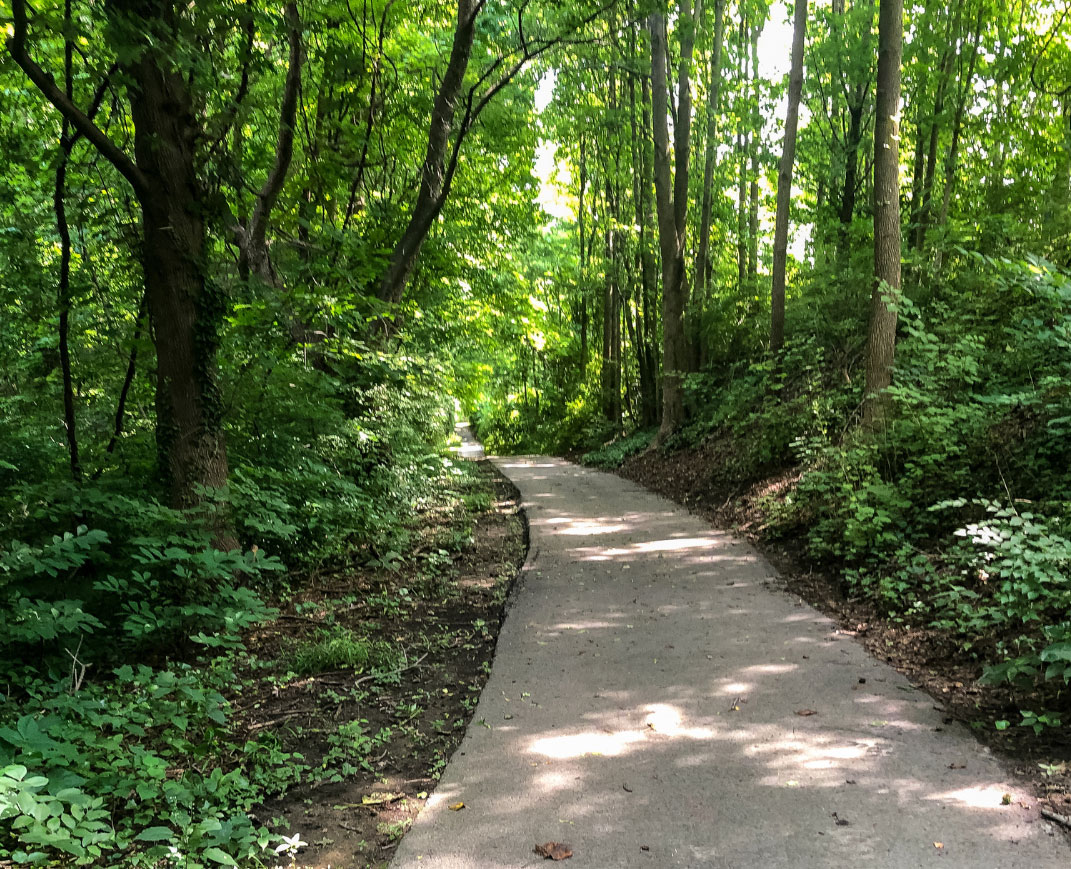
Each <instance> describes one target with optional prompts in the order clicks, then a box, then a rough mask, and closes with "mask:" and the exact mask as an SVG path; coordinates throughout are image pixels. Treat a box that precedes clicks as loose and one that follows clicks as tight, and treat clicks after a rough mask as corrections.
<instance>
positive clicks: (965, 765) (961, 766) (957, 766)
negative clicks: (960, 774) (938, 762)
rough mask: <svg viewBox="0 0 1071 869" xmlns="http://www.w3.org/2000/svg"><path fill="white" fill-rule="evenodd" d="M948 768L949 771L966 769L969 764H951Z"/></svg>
mask: <svg viewBox="0 0 1071 869" xmlns="http://www.w3.org/2000/svg"><path fill="white" fill-rule="evenodd" d="M948 768H949V769H966V768H967V764H965V763H950V764H949V765H948Z"/></svg>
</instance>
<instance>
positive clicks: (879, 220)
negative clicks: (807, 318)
mask: <svg viewBox="0 0 1071 869" xmlns="http://www.w3.org/2000/svg"><path fill="white" fill-rule="evenodd" d="M903 18H904V12H903V0H880V4H879V8H878V91H877V101H876V102H877V104H876V107H875V108H876V117H875V121H874V290H873V294H872V296H871V306H870V327H869V330H868V335H867V352H866V396H865V400H864V405H863V425H864V426H865V427H866V428H868V429H870V430H875V429H877V428H879V427H880V426H882V425H883V424H884V422H885V419H886V416H887V413H888V401H887V399H886V397H885V395H884V392H883V391H884V390H885V389H886V388H887V387H888V386H889V384H891V383H892V366H893V358H894V355H895V351H896V319H897V314H896V307H895V302H896V300H897V299H898V298H899V294H900V257H901V251H900V143H899V131H898V126H899V124H898V120H897V118H898V115H899V111H900V62H901V54H902V50H903V27H904V21H903ZM887 297H889V301H891V302H892V303H893V304H891V305H890V304H889V301H887Z"/></svg>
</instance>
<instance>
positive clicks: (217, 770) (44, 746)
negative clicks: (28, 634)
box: [0, 660, 302, 866]
mask: <svg viewBox="0 0 1071 869" xmlns="http://www.w3.org/2000/svg"><path fill="white" fill-rule="evenodd" d="M113 677H114V678H113V679H112V680H111V681H109V682H107V683H103V684H96V683H87V684H85V685H82V686H80V689H79V690H78V691H76V692H74V693H70V692H69V691H68V689H69V688H70V685H68V684H67V683H61V684H56V683H51V682H48V681H47V680H43V679H41V680H35V681H33V682H31V683H29V684H27V685H24V686H23V690H24V697H23V698H21V699H20V701H19V702H17V703H16V702H15V701H14V700H11V699H9V700H7V701H6V702H5V703H4V704H3V705H2V706H0V718H2V720H4V721H7V722H9V724H8V725H7V726H3V727H0V820H3V821H4V822H5V825H4V828H3V830H2V831H0V856H4V857H8V858H11V859H14V860H16V861H18V862H41V861H43V860H46V859H49V858H50V857H51V856H53V855H55V854H56V853H57V852H61V853H63V854H66V855H69V857H70V858H73V862H75V863H77V864H79V865H90V864H92V865H102V864H108V863H113V862H114V861H115V859H116V856H115V855H117V854H119V853H120V852H121V853H122V854H123V856H122V864H123V865H125V866H153V865H156V863H157V861H158V860H160V859H161V858H164V857H169V856H173V855H174V854H175V853H179V854H183V855H188V856H189V857H191V858H197V859H199V860H207V861H210V862H214V863H217V864H224V865H236V860H238V859H243V858H248V857H251V856H255V855H258V854H261V853H263V851H264V849H265V848H267V847H268V846H269V845H270V844H271V843H273V842H274V840H275V837H273V836H271V835H270V834H269V833H268V831H267V830H265V829H263V828H256V827H254V825H253V823H252V822H251V821H250V819H249V818H248V816H247V814H246V813H247V812H248V810H249V809H250V808H251V807H252V806H253V805H254V804H256V803H258V802H260V801H261V799H262V798H263V795H264V794H265V793H273V792H280V791H281V790H283V789H285V787H286V786H287V785H288V784H289V783H291V782H293V781H295V780H296V779H297V777H298V776H299V775H300V771H301V769H302V767H301V765H300V763H298V762H297V761H299V760H300V758H298V757H297V756H296V755H290V754H286V753H283V752H281V751H280V750H279V749H278V747H277V746H276V745H275V743H274V741H273V740H272V738H271V737H269V736H261V737H260V738H259V739H257V740H254V741H244V742H243V741H241V740H236V739H235V738H234V736H233V735H232V734H231V733H230V731H229V730H228V728H227V726H226V721H227V714H226V713H227V710H228V705H227V703H226V701H224V699H223V697H222V695H221V693H220V691H221V689H222V688H223V687H224V686H225V685H226V684H227V683H228V682H229V681H230V680H232V679H233V675H232V674H231V672H230V670H229V668H228V666H227V665H226V662H225V661H223V660H220V661H219V662H217V663H216V664H214V665H213V666H211V667H209V668H207V669H200V670H198V669H196V668H193V667H191V666H190V665H173V666H172V667H170V668H169V669H166V670H154V669H152V668H150V667H146V666H144V665H141V666H138V667H136V668H135V667H131V666H129V665H124V666H122V667H120V668H118V669H116V670H115V672H114V673H113ZM223 758H242V760H243V770H244V771H240V770H239V769H238V768H237V767H236V766H234V765H233V761H232V765H231V766H230V768H228V767H227V766H225V765H224V764H223V761H222V759H223ZM191 865H192V864H191Z"/></svg>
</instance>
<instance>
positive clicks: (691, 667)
mask: <svg viewBox="0 0 1071 869" xmlns="http://www.w3.org/2000/svg"><path fill="white" fill-rule="evenodd" d="M496 463H497V464H498V467H499V468H500V469H501V470H502V472H503V473H504V474H505V475H506V476H508V477H509V478H510V479H511V480H512V481H513V482H514V483H515V484H516V485H517V487H518V488H519V489H520V491H521V494H522V497H523V501H524V505H525V507H526V509H527V511H528V517H529V522H530V525H531V549H530V552H529V555H528V560H527V562H526V564H525V567H524V569H523V571H522V573H521V576H520V578H519V580H518V586H517V589H516V592H515V596H514V600H513V603H512V606H511V608H510V610H509V615H508V616H507V618H506V622H505V625H504V627H503V630H502V633H501V635H500V637H499V642H498V651H497V655H496V658H495V662H494V668H493V671H492V673H491V677H490V680H489V681H488V683H487V686H486V688H485V689H484V692H483V694H482V696H481V699H480V702H479V706H478V708H477V710H476V713H475V715H474V717H473V720H472V723H471V724H470V726H469V729H468V733H467V734H466V736H465V739H464V741H463V742H462V744H461V746H460V748H459V749H458V751H457V752H456V754H455V755H454V757H453V759H452V760H451V762H450V764H449V765H448V767H447V769H446V771H445V773H444V775H443V777H442V779H441V781H440V783H439V785H438V787H437V789H436V791H435V793H434V794H433V795H432V797H431V799H429V801H428V803H427V806H426V807H425V809H424V811H423V813H422V814H421V815H420V816H419V818H418V819H417V821H416V823H415V824H414V826H413V828H412V830H411V831H410V833H409V834H408V835H407V836H406V837H405V838H404V839H403V840H402V842H401V845H400V846H399V848H398V851H397V854H396V856H395V859H394V861H393V863H392V866H393V867H395V869H411V867H421V869H431V867H436V869H464V867H472V869H498V867H501V869H506V867H510V869H512V867H525V866H537V865H541V864H542V863H543V861H544V859H545V858H544V857H542V856H540V855H539V854H536V853H534V852H533V848H534V846H536V845H546V844H548V843H559V844H561V845H565V846H568V850H569V851H571V852H572V856H571V857H570V858H568V859H569V860H570V863H569V864H568V865H571V866H591V867H599V869H607V867H632V866H637V867H652V869H662V867H668V866H682V867H702V866H711V867H749V869H751V867H754V869H769V867H858V866H879V867H916V866H930V865H934V866H943V867H952V866H955V867H970V869H981V867H986V869H991V867H1030V869H1041V867H1060V869H1066V867H1067V866H1068V865H1071V850H1069V849H1068V847H1067V844H1066V842H1065V840H1064V838H1063V837H1062V836H1061V835H1059V834H1058V833H1057V832H1056V831H1055V829H1054V828H1053V827H1052V826H1051V825H1050V824H1049V822H1047V821H1044V820H1042V819H1041V818H1040V817H1039V815H1038V814H1037V810H1036V808H1035V807H1034V806H1033V802H1034V801H1033V800H1032V799H1031V798H1030V797H1029V795H1028V793H1027V792H1025V791H1024V790H1023V789H1022V788H1020V787H1017V786H1016V785H1015V784H1014V783H1013V782H1010V781H1008V779H1007V777H1006V774H1005V772H1004V770H1003V769H1002V767H1001V766H1000V765H999V764H998V763H997V761H996V760H995V759H993V758H992V757H991V756H989V755H988V753H987V752H986V751H985V750H984V749H983V748H982V747H981V746H980V745H979V744H978V743H977V742H976V741H975V740H974V739H973V738H972V737H971V735H970V734H969V732H968V731H966V730H965V729H963V728H961V727H959V726H958V725H947V724H944V723H943V721H942V715H941V713H940V712H939V711H938V710H936V709H935V704H934V701H933V699H932V698H930V697H929V696H928V695H926V694H924V693H922V692H921V691H917V690H915V689H913V688H912V686H911V685H910V684H909V683H908V682H907V681H906V679H905V678H904V677H902V676H901V675H899V674H898V673H897V672H896V671H895V670H893V669H891V668H890V667H888V666H887V665H885V664H883V663H880V662H878V661H875V660H873V659H871V658H870V657H868V656H867V654H866V653H865V651H864V650H863V648H862V647H861V646H860V645H858V644H857V643H856V642H855V641H854V640H852V639H851V638H849V637H847V636H844V635H842V634H839V633H838V632H837V630H836V626H835V625H834V624H833V623H832V622H831V621H829V620H828V619H827V618H826V617H824V616H822V615H820V614H819V613H817V612H816V611H815V610H813V609H811V608H810V607H808V606H805V605H803V604H802V603H801V602H800V601H799V600H798V599H795V598H792V597H790V596H789V595H788V594H786V593H785V592H783V591H781V590H780V587H779V583H778V580H777V578H776V576H775V575H774V574H773V572H772V570H771V569H770V568H769V567H768V566H767V565H766V564H765V563H764V562H763V560H762V559H761V557H760V556H759V555H758V554H757V553H756V551H755V550H754V549H752V548H751V547H750V546H748V545H747V544H745V543H743V542H741V541H739V540H736V539H735V538H734V537H732V536H731V535H730V534H727V533H724V532H720V531H716V530H712V529H711V528H710V527H709V526H708V525H707V524H706V523H705V522H703V521H701V520H699V519H697V518H695V517H693V516H690V515H689V514H688V513H686V512H685V511H684V510H683V509H681V508H679V507H677V506H675V505H674V504H672V503H671V502H669V501H666V500H663V499H662V498H660V497H658V496H656V495H653V494H651V493H649V492H647V491H645V490H643V489H641V488H639V487H638V486H636V485H634V484H632V483H629V482H627V481H625V480H622V479H621V478H619V477H616V476H612V475H609V474H603V473H599V472H596V471H591V470H587V469H584V468H580V467H577V466H576V465H572V464H569V463H568V462H565V461H562V460H560V459H554V458H544V457H523V458H511V459H501V460H497V462H496ZM551 850H553V849H551ZM564 853H565V852H564V850H562V851H558V852H557V854H558V856H562V855H563V854H564Z"/></svg>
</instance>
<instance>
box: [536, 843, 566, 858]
mask: <svg viewBox="0 0 1071 869" xmlns="http://www.w3.org/2000/svg"><path fill="white" fill-rule="evenodd" d="M532 853H534V854H538V855H539V856H540V857H542V858H544V859H545V860H554V861H555V862H557V861H558V860H568V859H569V858H570V857H572V856H573V849H572V848H570V847H569V846H568V845H566V844H565V843H564V842H544V843H543V844H542V845H536V846H535V847H534V848H533V849H532Z"/></svg>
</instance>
